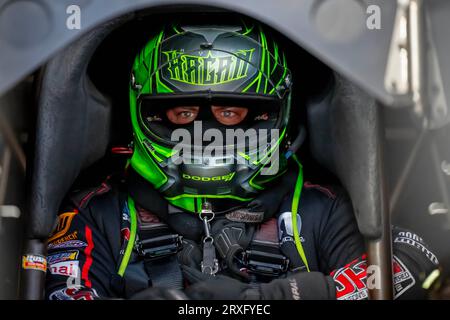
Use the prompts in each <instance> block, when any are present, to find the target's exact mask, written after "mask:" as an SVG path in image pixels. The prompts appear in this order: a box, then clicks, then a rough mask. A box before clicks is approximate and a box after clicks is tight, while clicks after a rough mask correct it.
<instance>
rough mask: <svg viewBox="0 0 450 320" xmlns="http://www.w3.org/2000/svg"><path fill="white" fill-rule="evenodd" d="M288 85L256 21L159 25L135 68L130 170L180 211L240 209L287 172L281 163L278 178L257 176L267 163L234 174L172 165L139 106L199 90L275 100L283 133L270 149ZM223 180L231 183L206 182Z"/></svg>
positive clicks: (284, 115)
mask: <svg viewBox="0 0 450 320" xmlns="http://www.w3.org/2000/svg"><path fill="white" fill-rule="evenodd" d="M290 86H291V78H290V72H289V70H288V68H287V64H286V59H285V57H284V54H283V53H282V52H281V51H280V49H279V47H278V45H277V43H276V42H275V41H274V40H273V39H269V38H268V37H267V36H266V34H265V32H264V31H263V29H262V27H261V26H260V25H258V24H252V25H246V24H245V23H242V25H238V26H212V25H201V26H170V27H165V28H164V29H163V30H161V31H160V32H159V33H158V34H156V35H155V36H154V37H153V38H152V39H150V40H149V41H148V43H147V44H146V45H145V47H144V48H143V49H142V50H141V51H140V52H139V54H138V55H137V56H136V58H135V61H134V64H133V68H132V75H131V81H130V111H131V121H132V126H133V133H134V152H133V156H132V158H131V160H130V165H131V166H132V168H133V169H134V170H135V171H136V172H137V173H138V174H140V175H141V176H142V177H144V178H145V179H146V180H147V181H149V182H150V183H151V184H152V185H153V187H154V188H156V189H158V190H159V191H160V192H161V193H162V194H163V195H164V197H165V198H166V199H167V200H168V201H169V202H170V203H171V204H173V205H175V206H177V207H180V208H182V209H184V210H187V211H190V212H197V211H198V209H199V206H200V204H201V202H202V201H203V199H206V198H208V199H209V201H213V200H214V199H216V200H217V201H229V203H233V204H245V203H247V202H248V201H251V200H252V199H253V198H254V197H255V196H256V195H257V194H258V193H259V192H260V191H261V190H264V189H265V187H266V185H267V184H268V183H270V182H271V181H272V180H274V179H275V178H277V177H278V176H279V175H281V174H282V173H283V172H284V171H285V167H286V161H285V160H286V159H284V158H283V157H281V158H282V159H281V160H280V164H281V170H280V174H278V175H275V176H273V177H267V176H264V177H262V176H261V175H260V171H261V169H262V167H264V166H265V165H267V163H268V160H269V159H267V158H266V159H265V160H264V161H260V162H259V163H249V164H248V166H247V167H246V169H245V170H243V169H242V168H241V169H240V170H239V171H237V169H236V167H229V168H218V169H217V170H216V171H214V170H215V169H214V170H212V169H211V168H208V166H207V165H204V168H202V167H201V166H198V165H197V166H196V167H195V168H188V169H186V166H182V165H178V166H177V165H174V164H172V163H171V161H170V158H171V156H172V155H173V154H174V151H173V150H172V145H171V144H170V143H165V141H164V138H162V137H160V136H158V135H157V134H155V133H149V132H148V131H146V130H145V128H144V126H143V124H142V119H141V116H140V113H139V112H140V111H139V108H140V101H141V99H142V98H144V97H146V96H164V97H171V96H173V97H179V96H180V95H188V94H196V93H201V92H208V93H209V94H210V95H214V94H216V93H218V94H221V95H224V94H229V95H232V96H233V97H236V98H238V97H239V96H244V95H251V96H264V97H273V98H274V99H278V100H279V101H280V104H281V105H282V108H281V109H282V110H281V112H280V119H279V121H278V122H277V129H279V130H280V132H281V134H280V138H279V140H278V141H277V145H276V146H275V147H276V148H280V150H281V149H283V148H284V145H285V136H286V135H285V132H286V128H287V126H288V119H289V111H290ZM283 150H284V149H283ZM283 150H281V151H283ZM203 169H204V170H203ZM183 170H187V171H189V170H191V171H192V172H191V171H189V172H186V171H183ZM211 170H212V171H211ZM193 172H194V173H193ZM223 176H226V177H230V179H212V178H210V177H223ZM183 177H184V179H183ZM186 177H191V178H190V179H186ZM192 177H195V178H192ZM187 183H191V184H189V185H188V184H187ZM193 183H196V184H193Z"/></svg>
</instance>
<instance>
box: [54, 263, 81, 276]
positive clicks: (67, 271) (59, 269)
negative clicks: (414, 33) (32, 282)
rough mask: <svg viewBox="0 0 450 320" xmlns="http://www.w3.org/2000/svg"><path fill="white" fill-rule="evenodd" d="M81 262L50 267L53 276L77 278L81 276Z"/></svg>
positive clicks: (57, 264)
mask: <svg viewBox="0 0 450 320" xmlns="http://www.w3.org/2000/svg"><path fill="white" fill-rule="evenodd" d="M79 269H80V268H79V261H63V262H57V263H53V264H51V265H49V267H48V270H49V271H50V273H51V274H54V275H58V276H65V277H73V278H77V277H78V274H79Z"/></svg>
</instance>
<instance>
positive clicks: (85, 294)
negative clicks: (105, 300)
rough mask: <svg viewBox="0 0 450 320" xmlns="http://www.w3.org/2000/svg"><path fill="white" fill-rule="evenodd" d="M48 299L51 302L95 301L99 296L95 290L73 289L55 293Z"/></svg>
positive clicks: (60, 290)
mask: <svg viewBox="0 0 450 320" xmlns="http://www.w3.org/2000/svg"><path fill="white" fill-rule="evenodd" d="M48 298H49V300H94V299H95V298H98V294H97V292H96V291H95V290H94V289H86V288H82V287H73V288H63V289H59V290H56V291H53V292H52V293H50V295H49V296H48Z"/></svg>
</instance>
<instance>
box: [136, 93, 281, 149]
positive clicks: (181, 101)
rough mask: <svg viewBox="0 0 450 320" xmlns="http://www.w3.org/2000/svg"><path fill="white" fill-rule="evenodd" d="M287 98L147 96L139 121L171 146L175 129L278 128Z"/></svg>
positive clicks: (199, 95)
mask: <svg viewBox="0 0 450 320" xmlns="http://www.w3.org/2000/svg"><path fill="white" fill-rule="evenodd" d="M282 105H283V100H282V99H279V98H278V97H274V96H261V95H242V94H240V95H239V94H229V93H226V94H220V93H219V94H218V93H214V94H211V92H206V93H192V94H175V95H174V94H170V95H162V94H159V95H144V96H141V97H140V98H139V101H138V113H139V115H138V116H139V117H138V118H139V122H140V124H141V126H142V128H143V130H144V132H145V133H146V134H150V135H151V136H153V137H155V136H156V137H157V138H158V140H162V141H164V142H166V143H168V144H169V145H170V144H171V143H170V141H171V136H172V133H173V131H174V130H176V129H179V128H184V129H187V130H188V131H192V132H193V130H194V122H196V121H201V124H202V130H207V129H218V130H221V131H224V130H226V129H243V130H247V129H250V128H253V129H273V128H276V126H277V123H278V120H279V118H280V112H281V110H282Z"/></svg>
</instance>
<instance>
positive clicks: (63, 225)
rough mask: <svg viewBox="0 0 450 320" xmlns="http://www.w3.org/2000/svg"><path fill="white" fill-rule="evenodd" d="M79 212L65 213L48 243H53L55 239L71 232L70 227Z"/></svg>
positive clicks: (59, 218) (59, 219) (59, 217)
mask: <svg viewBox="0 0 450 320" xmlns="http://www.w3.org/2000/svg"><path fill="white" fill-rule="evenodd" d="M77 213H78V211H72V212H65V213H62V214H60V215H59V216H58V222H57V224H56V228H55V230H54V231H53V234H52V236H51V237H50V238H49V239H48V242H52V241H53V240H55V239H58V238H60V237H62V236H63V235H65V234H66V233H67V231H69V228H70V225H71V224H72V220H73V218H74V217H75V215H76V214H77Z"/></svg>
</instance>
